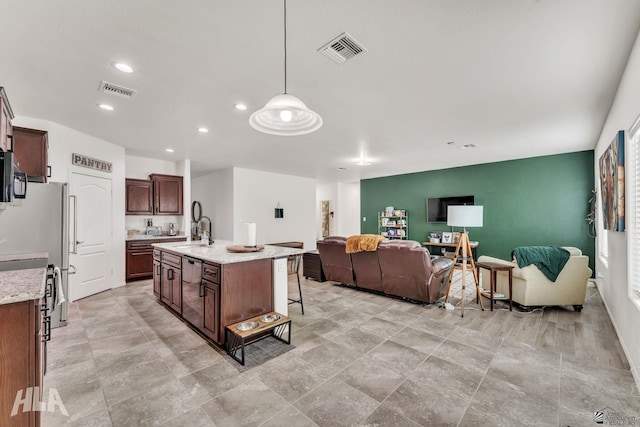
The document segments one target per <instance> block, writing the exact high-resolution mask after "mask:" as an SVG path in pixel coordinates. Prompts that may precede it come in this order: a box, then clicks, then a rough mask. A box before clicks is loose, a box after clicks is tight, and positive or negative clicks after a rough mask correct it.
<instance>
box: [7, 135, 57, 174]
mask: <svg viewBox="0 0 640 427" xmlns="http://www.w3.org/2000/svg"><path fill="white" fill-rule="evenodd" d="M13 153H14V156H15V161H16V164H17V165H18V168H19V170H20V171H21V172H24V173H26V174H27V180H28V181H32V182H47V175H48V171H47V163H48V161H49V154H48V153H49V140H48V137H47V132H46V131H44V130H38V129H28V128H21V127H14V128H13Z"/></svg>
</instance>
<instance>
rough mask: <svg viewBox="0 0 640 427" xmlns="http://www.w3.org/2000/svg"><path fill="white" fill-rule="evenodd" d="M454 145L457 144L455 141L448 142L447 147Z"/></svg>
mask: <svg viewBox="0 0 640 427" xmlns="http://www.w3.org/2000/svg"><path fill="white" fill-rule="evenodd" d="M453 144H455V141H449V142H447V145H453Z"/></svg>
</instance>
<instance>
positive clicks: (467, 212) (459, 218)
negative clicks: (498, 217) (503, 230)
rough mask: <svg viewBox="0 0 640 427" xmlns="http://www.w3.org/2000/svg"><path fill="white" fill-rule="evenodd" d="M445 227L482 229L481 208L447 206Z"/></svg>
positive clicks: (473, 206) (474, 206)
mask: <svg viewBox="0 0 640 427" xmlns="http://www.w3.org/2000/svg"><path fill="white" fill-rule="evenodd" d="M447 225H449V226H453V227H482V206H476V205H464V206H449V207H448V208H447Z"/></svg>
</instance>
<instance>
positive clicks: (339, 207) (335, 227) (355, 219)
mask: <svg viewBox="0 0 640 427" xmlns="http://www.w3.org/2000/svg"><path fill="white" fill-rule="evenodd" d="M325 200H328V201H329V206H330V209H331V210H332V211H333V212H334V215H333V218H330V221H329V235H330V236H344V237H348V236H352V235H354V234H360V182H353V183H331V184H318V186H317V188H316V237H317V238H318V239H321V238H322V202H323V201H325ZM374 220H375V218H374Z"/></svg>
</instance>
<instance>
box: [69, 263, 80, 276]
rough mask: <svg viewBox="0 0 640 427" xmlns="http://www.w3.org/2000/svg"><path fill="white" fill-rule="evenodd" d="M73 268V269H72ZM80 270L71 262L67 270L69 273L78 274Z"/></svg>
mask: <svg viewBox="0 0 640 427" xmlns="http://www.w3.org/2000/svg"><path fill="white" fill-rule="evenodd" d="M72 268H73V271H72V270H71V269H72ZM77 272H78V270H76V266H75V265H73V264H69V269H68V270H67V275H71V274H76V273H77Z"/></svg>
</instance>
